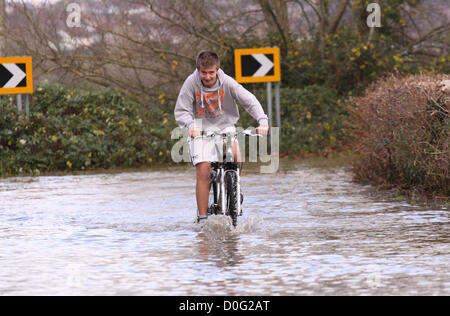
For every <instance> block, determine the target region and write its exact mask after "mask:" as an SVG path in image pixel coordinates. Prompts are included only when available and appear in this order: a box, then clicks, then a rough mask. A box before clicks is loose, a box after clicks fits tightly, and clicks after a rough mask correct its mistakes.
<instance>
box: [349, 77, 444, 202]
mask: <svg viewBox="0 0 450 316" xmlns="http://www.w3.org/2000/svg"><path fill="white" fill-rule="evenodd" d="M448 78H449V76H445V75H437V76H429V77H426V76H423V75H417V76H409V77H405V78H401V77H398V76H395V75H393V76H390V77H388V78H385V79H381V80H379V81H378V82H376V83H374V84H372V85H371V86H370V87H369V88H368V89H367V90H366V93H365V95H363V96H361V97H359V98H356V99H355V102H354V109H352V110H351V115H350V117H351V126H352V128H351V132H352V135H353V137H354V145H355V147H354V148H355V151H356V153H357V156H356V159H355V160H354V162H353V170H354V174H355V177H356V179H357V180H360V181H365V182H371V183H375V184H377V185H382V186H391V187H392V186H395V187H397V188H399V189H400V190H404V191H406V192H412V191H415V190H416V191H420V192H422V193H429V194H433V195H437V196H444V197H445V196H446V197H448V196H450V173H449V170H450V168H449V166H450V117H449V107H450V98H449V94H448V92H447V93H446V92H444V91H443V89H442V86H441V83H442V80H444V79H448Z"/></svg>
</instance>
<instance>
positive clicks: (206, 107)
mask: <svg viewBox="0 0 450 316" xmlns="http://www.w3.org/2000/svg"><path fill="white" fill-rule="evenodd" d="M223 95H224V91H223V90H218V91H214V92H203V106H202V93H201V92H200V91H197V92H196V93H195V100H196V105H197V106H196V115H197V117H217V116H218V115H219V114H220V112H221V106H219V97H220V103H221V104H222V105H223Z"/></svg>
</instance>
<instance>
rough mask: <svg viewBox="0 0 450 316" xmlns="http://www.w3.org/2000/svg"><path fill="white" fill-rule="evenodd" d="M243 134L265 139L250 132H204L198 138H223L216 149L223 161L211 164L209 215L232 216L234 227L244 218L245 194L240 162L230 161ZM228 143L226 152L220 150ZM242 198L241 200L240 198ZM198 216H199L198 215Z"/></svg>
mask: <svg viewBox="0 0 450 316" xmlns="http://www.w3.org/2000/svg"><path fill="white" fill-rule="evenodd" d="M240 134H243V135H245V136H249V137H263V136H262V135H259V134H252V132H251V131H249V130H244V131H240V132H234V133H222V134H221V133H215V132H211V131H208V132H204V131H203V132H202V133H201V136H197V137H211V138H215V137H221V138H222V142H220V144H219V145H218V144H217V142H216V145H215V148H216V151H217V153H218V155H217V156H218V157H220V154H222V155H223V160H222V161H212V162H211V173H210V180H209V200H208V211H207V212H208V215H227V216H230V218H231V221H232V224H233V226H234V227H236V225H237V217H238V216H242V202H243V194H242V193H241V178H240V172H241V165H242V163H240V162H234V159H233V161H230V157H231V158H234V153H233V143H234V141H236V139H237V137H238V136H239V135H240ZM197 137H195V138H197ZM225 141H227V143H226V151H225V150H220V148H219V146H220V145H223V144H224V142H225ZM238 197H240V198H238ZM197 215H198V214H197Z"/></svg>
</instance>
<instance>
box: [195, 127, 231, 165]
mask: <svg viewBox="0 0 450 316" xmlns="http://www.w3.org/2000/svg"><path fill="white" fill-rule="evenodd" d="M234 132H236V128H235V127H234V126H230V127H226V128H224V129H223V130H221V131H220V133H234ZM236 142H237V140H236ZM216 144H217V147H216ZM218 150H219V152H218ZM189 154H190V156H191V162H192V165H193V166H195V165H196V164H198V163H200V162H214V161H222V160H223V157H219V155H223V143H222V138H220V137H198V138H194V139H191V140H190V141H189Z"/></svg>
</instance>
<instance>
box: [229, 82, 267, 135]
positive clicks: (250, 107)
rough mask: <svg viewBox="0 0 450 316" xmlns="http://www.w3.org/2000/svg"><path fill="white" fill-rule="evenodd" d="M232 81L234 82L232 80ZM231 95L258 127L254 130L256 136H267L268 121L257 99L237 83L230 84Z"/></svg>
mask: <svg viewBox="0 0 450 316" xmlns="http://www.w3.org/2000/svg"><path fill="white" fill-rule="evenodd" d="M233 81H234V80H233ZM231 85H232V87H231V94H232V96H233V98H235V99H236V101H238V102H239V104H241V105H242V107H243V108H244V109H245V110H246V111H247V112H248V113H249V114H250V115H251V116H252V117H253V118H254V119H255V120H256V121H257V122H258V124H259V127H258V128H257V129H256V132H257V133H258V134H262V135H267V132H268V130H269V120H268V118H267V115H266V114H265V113H264V110H263V107H262V106H261V103H260V102H259V101H258V99H257V98H256V97H255V96H254V95H253V93H251V92H250V91H248V90H247V89H245V88H244V87H243V86H242V85H240V84H239V83H238V82H236V81H234V82H233V83H231Z"/></svg>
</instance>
